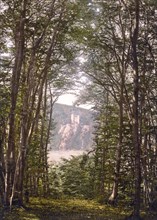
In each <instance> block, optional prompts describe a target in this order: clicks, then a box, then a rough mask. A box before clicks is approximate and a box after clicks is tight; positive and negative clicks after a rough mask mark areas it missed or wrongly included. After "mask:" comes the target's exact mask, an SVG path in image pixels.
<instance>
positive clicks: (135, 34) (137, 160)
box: [131, 0, 141, 219]
mask: <svg viewBox="0 0 157 220" xmlns="http://www.w3.org/2000/svg"><path fill="white" fill-rule="evenodd" d="M139 15H140V1H139V0H135V19H134V22H135V27H134V30H133V35H132V36H131V43H132V60H133V70H134V103H133V108H134V109H133V119H134V120H133V123H134V124H133V145H134V155H135V169H134V170H135V195H134V211H133V216H134V217H136V218H137V219H138V218H139V219H140V203H141V149H140V137H139V83H140V82H139V67H138V53H137V46H138V34H139V19H140V18H139Z"/></svg>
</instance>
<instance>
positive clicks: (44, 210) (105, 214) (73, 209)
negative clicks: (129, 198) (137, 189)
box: [3, 198, 151, 220]
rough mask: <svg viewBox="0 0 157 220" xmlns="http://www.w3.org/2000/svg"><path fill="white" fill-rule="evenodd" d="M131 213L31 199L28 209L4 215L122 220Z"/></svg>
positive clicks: (88, 203)
mask: <svg viewBox="0 0 157 220" xmlns="http://www.w3.org/2000/svg"><path fill="white" fill-rule="evenodd" d="M130 213H131V210H130V209H128V208H125V207H124V206H122V205H121V206H117V207H112V206H109V205H100V204H99V203H98V202H96V201H93V200H81V199H58V200H53V199H45V198H31V199H30V203H29V205H27V208H26V209H24V208H13V210H12V212H5V213H4V218H3V219H5V220H49V219H53V216H65V217H67V216H70V215H71V214H82V216H97V217H100V218H104V219H106V220H107V219H110V220H122V219H124V218H125V216H128V215H130ZM63 219H64V218H63ZM80 219H81V220H83V218H80ZM146 219H147V218H146ZM148 219H149V220H151V219H150V218H148Z"/></svg>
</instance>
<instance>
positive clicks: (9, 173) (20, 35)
mask: <svg viewBox="0 0 157 220" xmlns="http://www.w3.org/2000/svg"><path fill="white" fill-rule="evenodd" d="M26 3H27V0H24V1H22V3H21V12H20V13H21V14H20V20H19V21H17V23H16V30H15V63H14V68H13V73H12V82H11V108H10V118H9V135H8V149H7V169H6V177H5V181H6V184H5V185H6V189H5V192H6V201H5V202H6V205H8V204H9V200H10V196H11V191H12V186H13V181H14V174H15V164H16V162H15V129H16V126H15V115H16V111H15V110H16V105H17V97H18V91H19V81H20V76H21V70H22V65H23V57H24V41H25V38H24V26H25V14H26Z"/></svg>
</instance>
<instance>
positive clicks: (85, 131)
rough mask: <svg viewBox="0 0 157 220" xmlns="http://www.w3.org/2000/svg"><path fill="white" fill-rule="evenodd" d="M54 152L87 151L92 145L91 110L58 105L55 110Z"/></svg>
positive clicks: (52, 147) (52, 142)
mask: <svg viewBox="0 0 157 220" xmlns="http://www.w3.org/2000/svg"><path fill="white" fill-rule="evenodd" d="M53 119H54V126H55V129H54V132H53V136H52V137H51V142H50V146H51V149H52V150H87V149H90V148H91V145H92V136H93V135H92V133H93V119H92V113H91V111H90V110H87V109H83V108H78V107H74V106H68V105H63V104H58V103H56V104H55V105H54V110H53Z"/></svg>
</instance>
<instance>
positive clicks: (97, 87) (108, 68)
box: [0, 0, 157, 219]
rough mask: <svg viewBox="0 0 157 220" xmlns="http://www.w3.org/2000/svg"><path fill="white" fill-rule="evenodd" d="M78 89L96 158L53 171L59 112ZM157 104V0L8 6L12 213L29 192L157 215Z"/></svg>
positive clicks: (2, 7) (0, 21)
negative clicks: (63, 99) (58, 104)
mask: <svg viewBox="0 0 157 220" xmlns="http://www.w3.org/2000/svg"><path fill="white" fill-rule="evenodd" d="M81 75H83V76H84V77H85V78H84V80H83V81H80V78H81ZM78 84H79V85H80V84H82V86H83V87H84V90H83V92H82V93H81V94H80V97H79V98H78V100H77V103H81V104H82V103H89V104H92V105H93V115H94V117H95V118H94V120H95V131H94V140H93V141H94V144H93V150H92V151H90V152H89V153H87V154H85V155H83V156H81V157H78V158H75V157H74V158H72V159H71V160H65V161H63V163H62V164H61V165H57V166H56V165H54V166H49V164H48V161H47V160H48V150H49V147H48V144H49V139H50V133H51V130H52V129H54V126H53V123H52V121H53V120H52V111H53V105H54V103H55V101H56V100H57V98H58V97H59V95H61V94H64V93H66V91H67V90H69V89H70V88H71V89H73V88H74V87H75V88H76V86H77V85H78ZM156 96H157V1H156V0H110V1H106V0H99V1H97V0H21V1H19V0H0V197H1V203H2V205H5V206H10V207H11V206H12V202H13V201H14V200H15V199H16V200H18V203H19V204H20V205H23V203H24V195H25V192H26V191H29V194H30V196H40V197H42V196H45V197H46V196H48V195H51V196H52V197H54V198H62V197H63V196H71V197H79V198H86V199H89V198H90V199H95V198H96V199H98V200H99V201H100V202H102V203H109V204H111V205H115V206H116V205H117V204H118V203H120V202H123V204H125V205H126V206H129V205H130V206H131V207H132V216H133V217H131V218H130V219H140V211H141V209H146V208H148V207H149V209H151V210H155V209H156V207H157V98H156Z"/></svg>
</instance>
